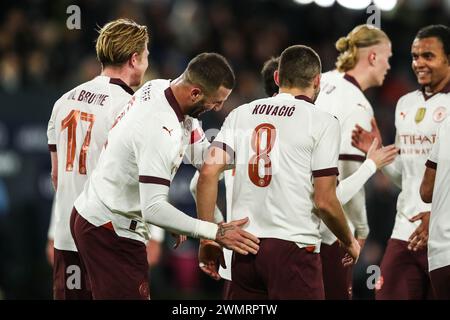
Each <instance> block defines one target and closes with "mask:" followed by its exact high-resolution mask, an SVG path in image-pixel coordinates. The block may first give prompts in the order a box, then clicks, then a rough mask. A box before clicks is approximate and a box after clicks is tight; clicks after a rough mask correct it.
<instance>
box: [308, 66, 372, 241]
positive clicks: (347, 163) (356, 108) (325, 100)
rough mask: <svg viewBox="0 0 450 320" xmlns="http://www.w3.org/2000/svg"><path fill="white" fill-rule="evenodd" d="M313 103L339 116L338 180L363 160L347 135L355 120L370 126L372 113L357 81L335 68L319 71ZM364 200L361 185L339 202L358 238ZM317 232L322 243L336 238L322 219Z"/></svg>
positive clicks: (363, 229)
mask: <svg viewBox="0 0 450 320" xmlns="http://www.w3.org/2000/svg"><path fill="white" fill-rule="evenodd" d="M316 106H317V108H319V109H321V110H323V111H326V112H328V113H330V114H332V115H333V116H335V117H336V118H337V119H338V120H339V124H340V127H341V145H340V149H339V180H343V179H345V178H347V177H349V176H351V175H352V174H353V173H354V172H355V171H357V170H358V168H359V167H360V166H361V164H362V163H363V162H364V160H365V154H364V153H363V152H362V151H360V150H359V149H357V148H355V147H353V146H352V139H351V136H352V131H353V130H354V128H355V125H356V124H358V125H360V126H361V127H363V128H364V129H366V130H368V131H370V130H371V124H370V121H371V119H372V118H373V116H374V113H373V109H372V106H371V104H370V102H369V101H368V100H367V98H366V97H365V95H364V93H363V92H362V90H361V88H360V86H359V84H358V83H357V81H356V80H355V79H354V78H353V77H351V76H349V75H347V74H344V73H340V72H338V71H337V70H333V71H329V72H326V73H324V74H322V77H321V91H320V94H319V96H318V98H317V101H316ZM365 202H366V201H365V192H364V188H361V189H360V190H359V191H358V193H356V195H355V196H353V197H352V199H351V200H350V201H349V202H347V204H345V205H343V208H344V212H345V213H346V216H347V222H348V223H349V226H350V228H351V229H352V231H353V230H355V229H356V235H357V236H359V237H362V238H366V237H367V235H368V232H369V228H368V223H367V213H366V203H365ZM353 217H355V218H353ZM320 234H321V236H322V242H323V243H326V244H329V245H331V244H333V243H334V242H335V241H336V240H337V238H336V236H335V235H334V234H333V233H332V232H331V231H330V230H329V229H328V227H327V226H326V225H325V224H324V223H322V224H321V226H320Z"/></svg>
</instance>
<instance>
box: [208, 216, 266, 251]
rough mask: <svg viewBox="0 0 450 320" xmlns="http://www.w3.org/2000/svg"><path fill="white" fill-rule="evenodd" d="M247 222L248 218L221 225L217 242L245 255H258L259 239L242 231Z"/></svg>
mask: <svg viewBox="0 0 450 320" xmlns="http://www.w3.org/2000/svg"><path fill="white" fill-rule="evenodd" d="M247 222H248V218H244V219H241V220H235V221H231V222H229V223H220V224H219V229H218V230H217V235H216V241H217V242H218V243H219V244H221V245H222V246H224V247H225V248H227V249H230V250H233V251H236V252H237V253H240V254H243V255H247V254H248V253H252V254H256V253H257V252H258V250H259V245H258V244H259V239H258V238H257V237H255V236H254V235H252V234H251V233H248V232H247V231H244V230H242V227H243V226H244V225H245V224H246V223H247Z"/></svg>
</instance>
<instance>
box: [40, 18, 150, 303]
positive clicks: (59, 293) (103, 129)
mask: <svg viewBox="0 0 450 320" xmlns="http://www.w3.org/2000/svg"><path fill="white" fill-rule="evenodd" d="M148 41H149V36H148V31H147V27H145V26H142V25H139V24H137V23H135V22H134V21H132V20H127V19H118V20H115V21H111V22H109V23H107V24H106V25H105V26H104V27H103V28H101V30H100V31H99V36H98V38H97V41H96V51H97V58H98V60H99V61H100V63H101V65H102V71H101V74H100V75H99V76H97V77H95V78H94V79H92V80H90V81H88V82H85V83H82V84H81V85H79V86H77V87H76V88H74V89H72V90H70V91H69V92H67V93H65V94H64V95H63V96H62V97H61V98H60V99H58V101H56V103H55V105H54V107H53V111H52V115H51V118H50V120H49V122H48V132H47V134H48V144H49V150H50V152H51V160H52V182H53V186H54V188H55V190H56V195H55V203H54V210H52V211H53V212H54V214H53V215H52V222H51V225H53V226H52V227H51V228H50V231H51V230H52V229H54V232H53V233H54V234H53V236H54V268H53V271H54V273H53V282H54V285H53V288H54V298H55V299H89V298H90V296H91V293H90V290H89V285H88V284H87V283H86V277H85V273H84V270H83V268H82V267H81V265H80V261H79V256H78V253H77V248H76V246H75V243H74V241H73V239H72V236H71V234H70V225H69V219H70V214H71V212H72V208H73V203H74V202H75V199H76V198H77V197H78V195H79V194H80V193H81V191H82V190H83V185H84V183H85V182H86V180H87V179H88V177H89V176H90V174H91V173H92V170H93V169H94V168H95V167H96V165H97V160H98V158H99V156H100V152H101V150H102V147H103V145H104V143H105V142H106V137H107V134H108V131H109V129H110V128H111V127H112V125H113V123H114V121H115V119H116V117H117V115H118V114H119V112H120V111H121V109H123V107H124V106H125V105H126V103H127V102H128V100H129V99H130V97H131V95H132V94H133V93H134V92H133V89H131V88H130V87H131V86H138V85H140V84H141V81H142V78H143V76H144V73H145V71H146V70H147V67H148V49H147V45H148ZM51 233H52V232H50V233H49V236H50V237H51V236H52V234H51ZM80 278H81V283H80V282H77V281H78V280H76V279H80Z"/></svg>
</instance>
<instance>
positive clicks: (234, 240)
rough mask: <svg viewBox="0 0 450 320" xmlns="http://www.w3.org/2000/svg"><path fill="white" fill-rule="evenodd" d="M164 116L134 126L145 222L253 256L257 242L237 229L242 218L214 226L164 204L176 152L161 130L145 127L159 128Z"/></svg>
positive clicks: (242, 222)
mask: <svg viewBox="0 0 450 320" xmlns="http://www.w3.org/2000/svg"><path fill="white" fill-rule="evenodd" d="M165 117H166V116H165V115H164V114H155V115H154V117H153V118H152V120H151V121H152V122H155V124H154V125H153V126H152V123H149V121H148V120H142V122H141V123H136V125H135V130H136V135H135V139H136V140H135V143H134V148H135V149H134V151H135V155H136V160H137V164H138V171H139V182H140V183H139V192H140V197H141V210H142V212H143V215H144V218H145V220H146V221H147V222H148V223H150V224H153V225H156V226H159V227H161V228H164V229H166V230H169V231H171V232H174V233H177V234H184V235H187V236H191V237H194V238H202V239H210V240H216V241H218V242H219V243H220V244H221V245H223V246H225V247H227V248H229V249H232V250H235V251H237V252H239V253H241V254H247V253H248V252H252V253H256V251H257V249H258V246H257V244H256V243H257V241H258V239H256V238H255V237H254V236H252V235H250V234H249V233H247V232H245V231H244V230H242V229H241V226H242V225H243V224H245V223H246V221H245V219H243V220H242V221H233V222H230V223H228V224H221V225H217V224H215V223H211V222H209V221H202V220H198V219H194V218H192V217H190V216H188V215H186V214H184V213H183V212H181V211H180V210H178V209H176V208H175V207H174V206H172V205H171V204H170V203H169V202H168V194H169V186H170V178H171V171H172V163H173V159H174V157H176V154H178V150H174V149H173V146H174V143H173V140H172V138H171V135H168V134H165V133H164V131H162V130H161V131H158V130H148V127H154V128H159V127H160V125H159V124H160V123H161V121H163V122H164V121H167V119H166V118H165ZM175 148H176V147H175ZM247 240H250V241H247Z"/></svg>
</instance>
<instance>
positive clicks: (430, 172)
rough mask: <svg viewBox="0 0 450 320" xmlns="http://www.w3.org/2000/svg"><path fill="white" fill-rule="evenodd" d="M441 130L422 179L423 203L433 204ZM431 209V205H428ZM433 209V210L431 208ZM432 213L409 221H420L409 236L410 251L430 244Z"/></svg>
mask: <svg viewBox="0 0 450 320" xmlns="http://www.w3.org/2000/svg"><path fill="white" fill-rule="evenodd" d="M440 128H441V127H439V128H438V130H437V132H436V142H435V143H434V144H433V148H432V149H431V152H430V156H429V158H428V160H427V162H426V163H425V166H426V169H425V173H424V176H423V178H422V183H421V185H420V189H419V193H420V197H421V198H422V200H423V202H425V203H431V202H432V199H433V191H434V181H435V178H436V169H437V164H438V159H439V148H440V139H439V135H440ZM428 207H430V205H428ZM430 209H431V208H430ZM430 214H431V211H430V210H429V211H423V212H419V213H418V214H416V215H415V216H414V217H412V218H411V219H409V221H411V222H416V221H420V224H419V226H418V227H417V228H416V230H414V232H413V233H412V234H411V235H410V236H409V239H408V242H409V243H408V249H409V250H413V251H417V250H419V249H422V248H424V247H425V246H426V245H427V243H428V231H429V223H430Z"/></svg>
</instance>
